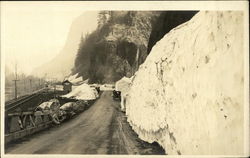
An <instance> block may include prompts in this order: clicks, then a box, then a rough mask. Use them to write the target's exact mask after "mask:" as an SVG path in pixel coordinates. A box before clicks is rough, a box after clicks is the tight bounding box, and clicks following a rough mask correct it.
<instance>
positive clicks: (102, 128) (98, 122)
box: [5, 91, 164, 154]
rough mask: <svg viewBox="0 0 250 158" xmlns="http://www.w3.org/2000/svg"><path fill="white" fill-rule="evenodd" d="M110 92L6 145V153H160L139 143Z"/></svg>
mask: <svg viewBox="0 0 250 158" xmlns="http://www.w3.org/2000/svg"><path fill="white" fill-rule="evenodd" d="M111 94H112V93H111V92H109V91H106V92H103V93H102V95H101V96H100V98H99V99H98V100H97V101H96V102H95V103H94V104H93V105H92V106H91V107H90V108H89V109H88V110H86V111H85V112H83V113H81V114H79V115H78V116H76V117H75V118H73V119H71V120H69V121H67V122H65V123H62V124H61V125H59V126H56V127H52V128H50V129H48V130H46V131H42V132H40V133H37V134H34V135H32V136H30V137H28V138H25V139H23V140H21V141H18V142H16V143H13V144H11V145H8V147H6V149H5V153H6V154H164V151H163V150H162V149H161V148H160V147H159V146H158V145H155V144H149V143H146V142H143V141H141V140H140V139H139V138H138V137H137V135H136V134H135V133H134V132H133V131H132V129H131V127H130V126H129V125H128V123H127V122H126V117H125V116H124V113H122V112H120V110H119V102H116V101H113V99H112V97H111Z"/></svg>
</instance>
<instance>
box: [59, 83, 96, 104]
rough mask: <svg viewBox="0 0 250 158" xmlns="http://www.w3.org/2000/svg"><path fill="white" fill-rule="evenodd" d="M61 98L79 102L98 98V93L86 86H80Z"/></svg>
mask: <svg viewBox="0 0 250 158" xmlns="http://www.w3.org/2000/svg"><path fill="white" fill-rule="evenodd" d="M62 97H66V98H75V99H79V100H94V99H96V98H98V93H97V91H96V89H95V88H91V87H90V86H89V85H87V84H82V85H80V86H77V87H76V88H74V89H73V90H72V91H71V92H70V93H69V94H66V95H63V96H62Z"/></svg>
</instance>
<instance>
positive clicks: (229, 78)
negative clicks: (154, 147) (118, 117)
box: [126, 11, 244, 155]
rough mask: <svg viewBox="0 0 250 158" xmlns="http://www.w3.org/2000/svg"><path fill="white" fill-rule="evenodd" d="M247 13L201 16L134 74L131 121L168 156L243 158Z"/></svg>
mask: <svg viewBox="0 0 250 158" xmlns="http://www.w3.org/2000/svg"><path fill="white" fill-rule="evenodd" d="M243 54H244V53H243V13H242V12H236V11H235V12H199V13H198V14H197V15H195V16H194V17H193V18H192V19H191V20H190V21H189V22H187V23H184V24H182V25H180V26H178V27H176V28H174V29H173V30H172V31H170V32H169V33H168V34H166V35H165V36H164V37H163V38H162V39H161V40H160V41H159V42H158V43H157V44H156V45H155V46H154V47H153V49H152V51H151V53H150V54H149V56H148V58H147V59H146V61H145V62H144V64H143V65H141V66H140V69H139V71H138V72H137V73H136V74H135V78H134V80H133V83H132V86H131V88H130V91H129V97H128V99H127V105H126V106H127V108H126V114H127V115H128V121H129V123H130V124H131V126H132V127H133V129H134V130H135V131H136V132H137V133H138V135H139V137H140V138H141V139H143V140H145V141H148V142H154V141H156V142H158V143H159V144H160V145H162V146H163V148H164V149H165V151H166V153H167V154H223V155H224V154H232V155H234V154H243V135H244V134H243V99H244V98H243V96H244V94H243V93H244V91H243V87H244V85H243V84H244V76H243V74H244V73H243Z"/></svg>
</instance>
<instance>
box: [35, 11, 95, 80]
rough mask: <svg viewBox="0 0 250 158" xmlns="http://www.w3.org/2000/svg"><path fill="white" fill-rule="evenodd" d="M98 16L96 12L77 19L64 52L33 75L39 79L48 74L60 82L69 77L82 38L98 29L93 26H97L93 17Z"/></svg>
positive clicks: (86, 13) (63, 49) (84, 14)
mask: <svg viewBox="0 0 250 158" xmlns="http://www.w3.org/2000/svg"><path fill="white" fill-rule="evenodd" d="M96 14H97V12H94V11H93V12H85V13H83V14H82V15H81V16H79V17H77V18H76V19H75V20H74V21H73V23H72V25H71V27H70V30H69V33H68V36H67V40H66V42H65V45H64V47H63V48H62V50H61V51H60V52H59V53H58V55H57V56H56V57H54V58H53V59H52V60H51V61H49V62H47V63H45V64H44V65H42V66H40V67H38V68H36V69H34V71H33V72H32V74H33V75H36V76H39V77H43V76H45V74H47V76H48V77H50V78H57V79H59V80H62V79H64V77H65V76H68V75H69V74H70V73H71V69H72V68H73V66H74V59H75V56H76V53H77V49H78V46H79V43H80V39H81V36H82V35H84V34H85V33H87V32H91V31H93V30H94V29H96V28H93V26H96V25H97V21H96V19H93V17H96ZM91 18H92V19H91ZM90 19H91V20H90Z"/></svg>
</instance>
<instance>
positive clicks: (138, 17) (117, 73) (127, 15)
mask: <svg viewBox="0 0 250 158" xmlns="http://www.w3.org/2000/svg"><path fill="white" fill-rule="evenodd" d="M158 16H159V12H137V11H106V12H105V11H102V12H100V13H99V26H98V29H97V30H96V31H95V32H93V33H92V34H90V35H89V36H87V37H85V39H83V40H82V44H81V47H80V48H79V51H78V54H77V57H76V60H75V68H74V70H73V74H74V73H79V75H80V76H82V77H83V79H84V80H86V79H88V78H89V82H91V83H93V82H99V83H112V82H114V81H117V80H119V79H120V78H122V77H123V76H128V77H129V76H131V75H133V74H134V72H135V71H136V70H137V69H138V66H139V65H140V64H141V63H143V61H144V60H145V59H146V56H147V44H148V39H149V36H150V32H151V29H152V23H153V22H154V20H155V19H156V18H157V17H158Z"/></svg>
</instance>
